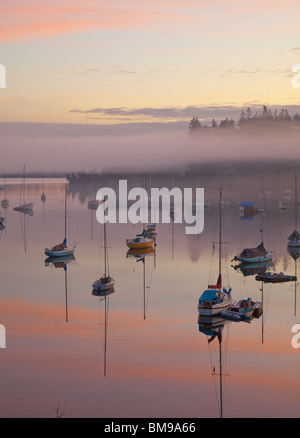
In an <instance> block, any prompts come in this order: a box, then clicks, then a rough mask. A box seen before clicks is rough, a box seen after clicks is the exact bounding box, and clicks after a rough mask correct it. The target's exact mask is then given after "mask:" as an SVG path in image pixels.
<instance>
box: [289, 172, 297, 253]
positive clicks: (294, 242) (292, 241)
mask: <svg viewBox="0 0 300 438" xmlns="http://www.w3.org/2000/svg"><path fill="white" fill-rule="evenodd" d="M297 221H298V203H297V173H295V229H294V231H293V232H292V234H291V235H290V236H289V237H288V240H287V244H288V246H291V247H293V246H295V247H300V233H299V232H298V231H297Z"/></svg>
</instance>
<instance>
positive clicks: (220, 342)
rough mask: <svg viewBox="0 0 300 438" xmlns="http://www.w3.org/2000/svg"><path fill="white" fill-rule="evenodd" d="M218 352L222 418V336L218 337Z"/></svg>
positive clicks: (221, 413)
mask: <svg viewBox="0 0 300 438" xmlns="http://www.w3.org/2000/svg"><path fill="white" fill-rule="evenodd" d="M220 333H221V332H220ZM221 336H222V333H221ZM219 353H220V417H221V418H223V380H222V377H223V375H222V373H223V368H222V338H221V339H219Z"/></svg>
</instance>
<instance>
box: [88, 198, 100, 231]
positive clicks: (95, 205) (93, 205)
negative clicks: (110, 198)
mask: <svg viewBox="0 0 300 438" xmlns="http://www.w3.org/2000/svg"><path fill="white" fill-rule="evenodd" d="M98 207H99V201H98V200H97V199H91V200H89V201H88V203H87V208H88V209H89V210H90V211H91V234H92V239H93V237H94V211H95V210H97V208H98Z"/></svg>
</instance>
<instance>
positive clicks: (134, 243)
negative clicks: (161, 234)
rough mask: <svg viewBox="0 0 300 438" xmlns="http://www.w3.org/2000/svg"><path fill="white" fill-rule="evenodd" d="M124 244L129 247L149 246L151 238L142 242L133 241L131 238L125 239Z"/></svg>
mask: <svg viewBox="0 0 300 438" xmlns="http://www.w3.org/2000/svg"><path fill="white" fill-rule="evenodd" d="M126 245H127V246H128V248H130V249H143V248H150V247H151V246H152V245H153V240H150V239H149V240H145V241H143V242H133V241H132V240H126Z"/></svg>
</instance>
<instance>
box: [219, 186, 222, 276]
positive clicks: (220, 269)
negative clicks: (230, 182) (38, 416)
mask: <svg viewBox="0 0 300 438" xmlns="http://www.w3.org/2000/svg"><path fill="white" fill-rule="evenodd" d="M219 209H220V224H219V278H221V272H222V188H221V189H220V201H219Z"/></svg>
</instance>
